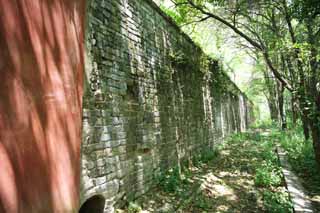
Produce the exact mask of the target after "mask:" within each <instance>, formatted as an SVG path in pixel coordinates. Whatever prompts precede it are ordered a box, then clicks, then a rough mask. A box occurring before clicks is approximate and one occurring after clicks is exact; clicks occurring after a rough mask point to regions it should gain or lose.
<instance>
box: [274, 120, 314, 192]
mask: <svg viewBox="0 0 320 213" xmlns="http://www.w3.org/2000/svg"><path fill="white" fill-rule="evenodd" d="M278 140H279V141H280V144H281V146H282V147H283V148H284V149H285V150H286V151H287V153H288V158H289V162H290V164H291V165H292V167H293V169H294V170H295V172H296V173H297V174H299V175H300V176H302V177H304V178H306V180H308V182H309V183H310V187H311V188H313V189H315V190H317V191H318V192H320V168H319V166H318V164H317V162H316V159H315V155H314V150H313V145H312V142H311V141H305V139H304V135H303V130H302V127H300V126H299V127H297V128H294V129H292V130H289V131H287V132H285V133H282V134H280V135H279V136H278Z"/></svg>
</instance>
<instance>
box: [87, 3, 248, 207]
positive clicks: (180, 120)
mask: <svg viewBox="0 0 320 213" xmlns="http://www.w3.org/2000/svg"><path fill="white" fill-rule="evenodd" d="M89 2H90V5H88V11H87V12H88V20H87V22H88V25H87V26H88V29H87V35H86V38H87V39H86V46H87V57H86V59H87V62H86V63H88V66H87V67H88V70H86V74H87V78H86V80H87V81H86V82H85V83H86V87H85V88H86V90H85V95H84V100H83V103H84V105H83V108H84V111H83V144H82V159H83V162H82V165H81V166H82V173H83V174H88V176H89V177H88V178H89V179H90V180H87V179H86V180H82V181H84V183H82V187H81V188H82V191H81V193H82V194H83V195H84V196H82V197H83V198H82V199H87V198H88V197H86V196H89V195H92V194H93V192H95V194H101V195H103V196H104V197H105V198H106V199H107V200H112V201H114V202H112V203H109V204H107V206H108V205H113V203H121V201H120V199H123V200H125V199H133V198H135V197H136V196H139V195H141V194H142V193H144V192H145V191H146V190H148V189H149V188H150V186H151V185H152V184H153V183H154V181H153V176H154V175H155V173H156V172H157V173H159V172H160V171H162V170H167V169H169V168H172V167H174V166H176V164H177V163H178V159H179V160H181V161H183V160H188V158H190V157H191V156H190V155H191V153H199V152H200V151H201V150H204V149H208V148H212V147H213V145H214V144H216V143H217V142H221V141H222V140H223V138H224V137H226V136H227V135H228V134H230V133H232V132H234V131H240V130H245V129H246V128H247V126H248V124H249V123H250V121H251V120H250V119H251V114H250V112H251V108H250V102H249V101H248V100H247V99H246V97H245V95H243V94H242V93H241V91H239V90H238V88H237V87H236V86H235V85H234V84H233V83H232V82H231V81H230V79H229V78H228V77H227V75H226V74H224V73H223V72H222V71H221V68H220V67H218V66H217V64H218V63H217V62H216V61H214V60H212V59H209V58H208V57H206V56H205V55H204V53H203V52H202V51H201V49H200V48H199V47H197V46H196V45H195V44H194V43H193V42H192V41H191V39H190V38H189V37H188V36H186V35H185V34H183V33H182V31H181V30H180V29H179V28H178V27H177V26H176V25H175V24H174V23H172V21H171V20H170V19H169V18H167V16H166V15H164V14H163V13H162V12H161V11H160V9H159V8H157V6H155V4H154V3H153V2H152V1H151V0H135V1H127V0H125V1H123V0H102V1H101V0H91V1H89ZM182 157H183V159H182ZM160 168H161V169H160ZM92 183H95V186H92Z"/></svg>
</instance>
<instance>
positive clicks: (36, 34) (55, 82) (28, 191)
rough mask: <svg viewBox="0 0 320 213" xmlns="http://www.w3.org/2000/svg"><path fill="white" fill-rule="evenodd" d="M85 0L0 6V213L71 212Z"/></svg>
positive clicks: (21, 0) (0, 1)
mask: <svg viewBox="0 0 320 213" xmlns="http://www.w3.org/2000/svg"><path fill="white" fill-rule="evenodd" d="M84 1H85V0H0V212H9V213H15V212H32V213H34V212H67V211H76V210H77V208H78V200H79V174H80V173H79V170H80V160H79V158H80V143H81V105H82V103H81V102H82V75H83V67H84V57H83V51H84V48H83V45H84V42H83V40H84V38H83V37H84V23H83V22H84V15H85V2H84Z"/></svg>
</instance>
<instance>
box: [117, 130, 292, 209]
mask: <svg viewBox="0 0 320 213" xmlns="http://www.w3.org/2000/svg"><path fill="white" fill-rule="evenodd" d="M265 139H267V138H264V137H263V135H261V134H260V133H250V134H245V135H241V136H238V137H234V138H233V139H231V140H229V141H228V142H226V143H225V144H224V146H223V147H221V148H220V149H219V151H218V155H217V156H216V157H215V158H214V159H212V160H210V161H209V162H207V163H206V164H203V163H200V165H199V166H197V167H192V168H190V170H188V172H187V175H185V176H186V178H185V179H183V180H182V182H183V183H182V184H181V186H179V187H177V189H176V190H175V191H174V192H171V193H170V192H168V190H167V191H166V190H163V187H159V188H157V189H156V190H154V191H153V192H150V193H148V194H146V195H145V196H143V197H142V198H140V199H139V200H138V201H137V204H139V206H141V207H142V209H143V211H142V212H183V213H201V212H203V213H205V212H208V213H209V212H210V213H213V212H235V213H236V212H244V213H250V212H270V210H268V211H266V209H268V208H267V207H266V205H268V203H266V202H265V201H264V200H265V197H264V196H265V194H264V192H265V191H270V193H273V192H279V191H280V192H281V191H285V188H284V187H283V186H282V185H283V183H279V184H275V185H274V186H273V185H272V184H270V185H268V184H265V185H263V184H262V186H259V187H258V186H257V183H256V182H255V178H256V170H257V168H258V167H261V165H263V164H265V163H266V162H269V161H268V159H274V156H273V153H272V152H273V150H272V145H267V146H266V145H262V144H263V143H262V141H264V140H265ZM266 149H268V150H266ZM270 152H271V153H270ZM268 155H270V156H268ZM275 162H276V161H275ZM269 197H270V196H269ZM271 205H272V203H271ZM129 210H130V211H128V210H124V211H120V210H119V212H135V211H134V208H132V206H131V208H129ZM137 212H138V211H137ZM278 212H290V210H288V211H285V210H284V211H278Z"/></svg>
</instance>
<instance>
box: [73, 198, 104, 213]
mask: <svg viewBox="0 0 320 213" xmlns="http://www.w3.org/2000/svg"><path fill="white" fill-rule="evenodd" d="M104 204H105V199H104V197H102V196H99V195H95V196H93V197H91V198H89V199H88V200H87V201H86V202H84V203H83V204H82V206H81V208H80V210H79V213H103V210H104Z"/></svg>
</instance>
